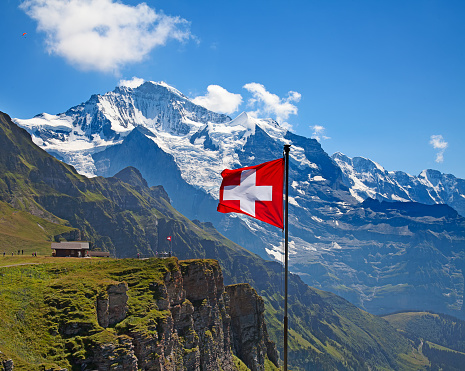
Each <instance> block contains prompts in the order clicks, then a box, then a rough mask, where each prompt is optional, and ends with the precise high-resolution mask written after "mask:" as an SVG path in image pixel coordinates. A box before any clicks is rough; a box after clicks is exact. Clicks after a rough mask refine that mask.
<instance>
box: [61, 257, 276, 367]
mask: <svg viewBox="0 0 465 371" xmlns="http://www.w3.org/2000/svg"><path fill="white" fill-rule="evenodd" d="M172 261H173V264H172V265H171V268H170V269H169V270H167V271H165V272H164V276H163V279H162V280H159V281H154V282H151V283H149V284H148V287H145V288H141V287H138V290H139V294H140V292H141V290H143V291H144V295H150V297H151V298H153V299H151V304H150V308H149V309H146V310H145V312H144V313H142V312H141V313H138V312H136V313H134V312H133V311H132V312H131V308H129V309H128V301H129V302H130V300H131V295H132V294H131V287H130V285H129V286H128V284H127V283H126V282H124V281H122V282H117V281H113V282H111V283H108V284H107V285H106V286H105V287H104V288H103V289H102V290H101V291H100V293H98V295H97V296H96V301H95V311H94V313H95V316H96V317H97V318H96V320H97V322H98V328H100V329H101V330H100V332H98V331H96V330H98V329H96V328H95V327H94V328H93V329H90V328H87V327H89V326H90V325H89V323H87V324H86V323H83V324H82V326H81V325H80V324H79V323H76V322H73V326H62V327H60V330H59V332H60V334H61V335H62V336H64V337H68V338H69V337H73V338H74V339H78V338H79V339H81V340H82V343H83V344H85V346H84V349H83V351H82V352H79V351H78V349H77V348H76V349H74V355H73V356H72V357H73V360H72V364H73V365H76V366H77V367H80V368H81V369H82V370H99V371H100V370H102V371H103V370H121V371H132V370H134V371H138V370H163V371H171V370H173V371H174V370H198V371H200V370H202V371H208V370H212V371H213V370H214V371H216V370H238V366H237V365H238V360H237V358H239V359H240V360H242V362H243V363H245V365H246V366H247V367H248V368H249V369H250V370H252V371H261V370H265V361H266V359H269V360H270V361H271V362H272V363H273V364H275V365H276V366H277V365H278V353H277V350H276V346H275V345H274V343H272V342H271V341H270V340H269V337H268V334H267V330H266V325H265V322H264V303H263V299H262V298H261V297H260V296H259V295H258V294H257V292H256V291H255V290H254V289H253V288H252V287H251V286H250V285H248V284H238V285H231V286H226V287H225V286H224V284H223V275H222V272H221V268H220V266H219V264H218V262H216V261H214V260H187V261H177V260H176V259H172ZM121 278H122V280H123V279H124V276H122V277H121ZM86 326H87V327H86ZM104 334H105V335H104ZM81 340H80V341H81ZM79 354H81V356H79Z"/></svg>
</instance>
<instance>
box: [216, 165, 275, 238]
mask: <svg viewBox="0 0 465 371" xmlns="http://www.w3.org/2000/svg"><path fill="white" fill-rule="evenodd" d="M221 176H222V177H223V182H222V183H221V187H220V202H219V204H218V208H217V210H218V211H219V212H221V213H242V214H246V215H249V216H251V217H253V218H256V219H259V220H261V221H264V222H266V223H269V224H271V225H274V226H276V227H278V228H281V229H283V228H284V223H283V179H284V159H283V158H280V159H277V160H274V161H269V162H265V163H263V164H260V165H256V166H249V167H243V168H240V169H236V170H229V169H226V170H223V172H222V173H221Z"/></svg>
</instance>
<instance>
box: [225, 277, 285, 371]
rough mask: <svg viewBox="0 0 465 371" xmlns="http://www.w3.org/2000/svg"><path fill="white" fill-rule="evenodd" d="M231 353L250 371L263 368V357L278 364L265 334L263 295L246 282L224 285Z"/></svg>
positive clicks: (275, 354)
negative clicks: (229, 323) (231, 343)
mask: <svg viewBox="0 0 465 371" xmlns="http://www.w3.org/2000/svg"><path fill="white" fill-rule="evenodd" d="M226 292H227V294H228V296H229V300H230V304H229V315H230V316H231V329H232V338H233V345H234V351H235V354H236V355H237V356H238V357H239V358H240V359H242V360H243V362H244V363H245V364H246V365H247V367H248V368H250V369H251V370H252V371H262V370H264V367H263V365H264V363H265V359H266V357H268V359H270V361H272V362H273V363H274V364H275V365H278V359H279V357H278V352H277V350H276V347H275V345H274V343H273V342H271V341H270V339H269V338H268V333H267V331H266V324H265V321H264V319H265V304H264V302H263V299H262V298H261V297H260V296H259V295H258V294H257V292H256V291H255V290H254V289H253V288H252V287H251V286H250V285H248V284H245V283H244V284H238V285H230V286H226Z"/></svg>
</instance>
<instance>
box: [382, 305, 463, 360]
mask: <svg viewBox="0 0 465 371" xmlns="http://www.w3.org/2000/svg"><path fill="white" fill-rule="evenodd" d="M383 318H384V319H386V320H387V321H388V322H389V323H390V324H391V325H392V326H394V327H395V328H397V329H398V330H399V331H402V332H404V333H406V334H407V336H409V337H411V338H413V339H423V340H425V341H428V342H431V343H435V344H437V345H440V346H443V347H445V348H448V349H451V350H454V351H458V352H463V353H465V321H462V320H459V319H457V318H454V317H451V316H448V315H443V314H437V313H429V312H403V313H396V314H391V315H388V316H384V317H383Z"/></svg>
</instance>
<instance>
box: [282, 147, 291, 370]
mask: <svg viewBox="0 0 465 371" xmlns="http://www.w3.org/2000/svg"><path fill="white" fill-rule="evenodd" d="M290 149H291V145H290V144H285V145H284V159H285V164H286V184H285V188H286V193H285V195H286V196H285V203H284V271H285V272H284V371H287V338H288V322H287V279H288V273H289V265H288V260H289V247H288V237H289V229H288V201H289V151H290Z"/></svg>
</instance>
